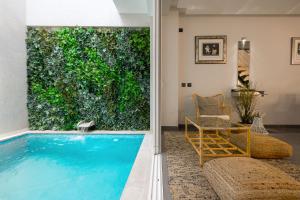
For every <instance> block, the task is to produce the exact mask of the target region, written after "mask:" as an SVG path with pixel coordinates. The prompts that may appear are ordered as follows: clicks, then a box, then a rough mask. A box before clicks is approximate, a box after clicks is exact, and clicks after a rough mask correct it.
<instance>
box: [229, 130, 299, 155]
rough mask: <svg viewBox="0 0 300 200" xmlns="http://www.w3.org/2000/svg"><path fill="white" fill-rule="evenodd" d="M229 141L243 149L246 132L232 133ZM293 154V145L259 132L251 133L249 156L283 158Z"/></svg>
mask: <svg viewBox="0 0 300 200" xmlns="http://www.w3.org/2000/svg"><path fill="white" fill-rule="evenodd" d="M230 141H231V142H232V143H233V144H235V145H237V146H239V147H241V148H242V149H245V147H246V141H247V140H246V134H243V133H240V134H232V135H231V139H230ZM292 154H293V147H292V146H291V145H290V144H288V143H286V142H284V141H282V140H280V139H277V138H275V137H272V136H269V135H263V134H259V133H251V157H252V158H285V157H290V156H292Z"/></svg>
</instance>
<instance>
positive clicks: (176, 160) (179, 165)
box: [163, 128, 300, 200]
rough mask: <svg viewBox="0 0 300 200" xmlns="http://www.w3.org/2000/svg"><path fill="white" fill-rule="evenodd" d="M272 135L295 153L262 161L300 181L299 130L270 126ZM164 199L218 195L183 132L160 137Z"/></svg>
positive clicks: (212, 198)
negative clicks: (161, 143) (283, 157)
mask: <svg viewBox="0 0 300 200" xmlns="http://www.w3.org/2000/svg"><path fill="white" fill-rule="evenodd" d="M270 132H271V135H272V136H274V137H277V138H279V139H282V140H285V141H286V142H288V143H290V144H291V145H292V146H293V147H294V155H293V157H291V158H289V159H283V160H278V159H276V160H263V161H264V162H267V163H269V164H271V165H274V166H276V167H278V168H280V169H281V170H283V171H285V172H286V173H288V174H290V175H291V176H293V177H294V178H296V179H297V180H299V181H300V165H299V164H300V129H292V128H289V129H286V128H285V129H284V128H276V129H274V128H273V129H270ZM163 139H164V140H163V151H164V152H163V164H164V166H163V174H164V187H165V191H164V199H167V200H171V199H173V200H177V199H178V200H188V199H189V200H198V199H199V200H201V199H211V200H216V199H218V197H217V196H216V194H215V193H214V191H213V190H212V188H211V187H210V185H209V184H208V182H207V180H206V178H205V176H203V173H202V170H201V169H200V168H199V167H198V164H199V163H198V157H197V155H196V153H195V152H194V151H193V149H192V148H191V146H190V145H189V144H188V143H186V142H185V141H184V139H183V133H182V132H165V134H164V136H163Z"/></svg>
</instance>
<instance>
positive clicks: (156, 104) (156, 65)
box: [151, 0, 161, 154]
mask: <svg viewBox="0 0 300 200" xmlns="http://www.w3.org/2000/svg"><path fill="white" fill-rule="evenodd" d="M153 4H154V6H153V29H152V31H153V32H152V39H153V47H152V50H153V52H152V53H153V67H152V70H153V71H152V77H151V78H152V89H153V91H152V101H153V104H152V106H153V107H152V112H153V113H152V118H153V119H152V120H153V121H152V130H153V133H154V134H153V136H154V153H155V154H160V152H161V126H160V64H161V59H160V49H161V42H160V35H161V11H160V8H161V1H160V0H154V1H153Z"/></svg>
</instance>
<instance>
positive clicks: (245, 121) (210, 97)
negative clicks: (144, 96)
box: [161, 0, 300, 199]
mask: <svg viewBox="0 0 300 200" xmlns="http://www.w3.org/2000/svg"><path fill="white" fill-rule="evenodd" d="M162 3H163V4H162V36H161V40H162V49H161V55H162V64H161V73H162V74H161V76H162V78H161V88H162V92H161V105H162V108H161V115H162V116H161V117H162V121H161V122H162V127H163V129H162V130H163V133H162V134H163V139H162V144H163V145H162V149H163V155H164V158H163V172H164V177H165V179H166V180H164V181H165V185H166V187H165V188H167V189H166V190H165V191H166V192H165V194H166V195H165V197H167V198H169V199H219V198H220V199H280V198H279V197H278V196H280V195H283V196H284V195H287V193H286V194H283V193H284V192H283V193H281V194H280V195H278V193H277V192H275V191H273V190H272V189H270V188H271V187H272V186H271V185H272V184H273V183H275V182H276V181H275V179H273V180H271V181H270V182H268V183H266V182H267V181H266V182H265V183H263V182H264V181H263V180H262V179H263V178H262V177H264V176H265V173H264V172H263V170H260V173H258V172H257V170H256V169H255V168H256V167H255V166H254V165H252V164H250V162H252V161H253V160H254V159H255V161H259V162H260V164H265V163H267V164H269V165H271V166H272V167H275V168H276V170H277V169H280V170H281V171H283V172H285V173H287V174H288V175H290V176H291V177H293V178H294V179H296V180H298V181H299V176H300V174H299V163H300V154H299V150H300V147H299V146H300V136H299V132H300V129H299V124H300V112H299V109H300V101H299V97H300V90H299V88H298V87H297V86H296V85H299V83H300V79H299V78H298V76H299V74H300V71H299V68H298V67H297V66H298V65H297V62H295V54H294V51H297V47H294V45H295V44H294V41H295V39H297V37H298V35H299V34H300V29H299V27H298V26H295V24H297V23H298V21H299V20H300V17H299V11H300V10H299V8H300V7H299V6H300V2H299V1H255V0H254V1H246V0H245V1H235V0H229V1H202V0H199V1H192V0H185V1H184V0H176V1H175V0H174V1H172V0H170V1H164V2H162ZM295 48H296V49H295ZM206 53H207V55H206ZM205 55H206V56H205ZM220 56H221V57H220ZM177 97H178V98H177ZM220 98H221V105H222V106H223V105H225V106H226V107H224V108H228V107H229V108H230V109H229V110H230V112H229V113H228V112H226V111H225V110H223V109H222V106H220ZM217 105H219V108H220V109H221V110H222V111H221V110H218V109H217V108H214V110H212V107H218V106H217ZM249 111H250V112H249ZM250 113H252V114H250ZM248 114H250V115H251V117H250V115H248ZM224 115H226V117H228V116H229V119H230V121H231V122H233V123H238V124H242V125H243V126H245V127H249V128H250V132H251V133H250V134H251V135H250V136H249V138H250V144H248V145H249V147H248V148H249V149H248V150H249V152H250V155H249V156H248V157H252V158H253V160H243V158H242V157H239V156H240V155H234V154H235V152H233V151H232V150H233V149H234V148H235V147H237V148H241V147H244V148H245V149H244V150H245V151H247V145H246V141H244V142H242V143H243V145H241V143H240V142H241V140H242V137H240V136H237V135H238V134H236V136H234V135H235V134H234V133H233V132H234V129H236V127H237V126H235V125H230V124H226V125H221V123H220V122H219V120H217V119H215V120H213V119H212V118H210V119H209V120H206V118H207V117H219V118H224ZM222 126H224V129H223V130H222V128H221V127H222ZM231 126H232V127H231ZM225 127H226V128H225ZM230 127H231V128H230ZM220 128H221V129H220ZM225 129H228V130H227V131H226V130H225ZM214 131H215V134H216V135H217V136H216V137H219V136H220V135H222V134H221V133H222V132H230V134H231V136H228V135H227V136H226V138H227V139H226V141H223V140H217V139H216V138H214V139H211V138H206V137H215V136H213V134H211V132H214ZM235 131H236V130H235ZM237 132H240V131H237ZM209 133H210V134H211V135H210V134H209ZM224 134H225V133H224ZM225 135H226V134H225ZM221 137H222V138H225V137H224V136H221ZM203 138H204V139H203ZM237 138H238V139H237ZM243 138H244V139H246V136H244V137H243ZM219 139H220V138H219ZM221 141H223V142H221ZM227 142H229V143H231V144H233V145H234V148H233V146H231V144H228V143H227ZM225 143H226V144H225ZM225 145H229V148H228V149H226V147H225ZM269 150H270V151H269ZM275 152H276V153H275ZM284 152H285V153H284ZM277 153H278V154H277ZM238 154H243V153H242V152H240V153H238ZM246 154H247V153H246ZM275 154H276V155H275ZM205 155H206V156H205ZM233 156H234V157H233ZM246 157H247V156H246ZM215 158H217V159H215ZM211 159H213V160H212V161H210V160H211ZM234 159H236V160H234ZM248 161H250V162H249V163H248ZM199 162H200V164H199ZM199 165H200V167H195V166H199ZM219 165H223V166H224V167H219ZM201 166H202V167H201ZM248 167H249V169H248ZM196 168H197V169H196ZM274 170H275V169H274ZM237 171H239V172H240V173H238V172H237ZM268 171H269V172H271V171H272V170H271V169H268ZM269 172H268V173H269ZM273 172H274V173H275V171H273ZM249 173H250V174H251V173H254V174H256V175H250V176H251V178H249V179H247V178H246V177H243V176H247V174H249ZM278 173H279V172H278ZM258 174H260V175H258ZM231 181H233V182H231ZM234 182H236V183H234ZM279 182H280V181H279ZM254 183H260V184H266V187H262V188H261V190H259V189H254ZM271 183H272V184H271ZM251 184H252V185H251ZM278 184H279V185H280V184H281V183H278ZM282 189H283V188H282ZM269 192H270V193H272V192H273V194H274V196H272V195H269V194H268V193H269ZM259 193H261V194H262V195H264V196H259ZM247 195H249V196H247ZM276 195H277V197H276ZM297 195H299V194H297ZM297 195H296V196H293V195H291V196H289V195H287V196H285V197H284V198H286V199H298V198H299V196H297ZM283 196H281V197H282V198H283Z"/></svg>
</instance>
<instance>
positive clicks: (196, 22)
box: [166, 16, 300, 124]
mask: <svg viewBox="0 0 300 200" xmlns="http://www.w3.org/2000/svg"><path fill="white" fill-rule="evenodd" d="M299 22H300V17H272V16H269V17H263V16H258V17H251V16H219V17H217V16H215V17H214V16H197V17H188V16H183V17H180V27H183V28H184V32H183V33H180V34H179V37H180V38H179V41H180V42H179V49H180V51H179V60H180V61H179V81H180V82H192V83H193V87H192V88H180V92H179V93H180V101H179V113H180V122H181V123H182V122H183V117H184V115H185V114H189V113H193V106H192V102H191V94H192V93H193V92H198V93H199V94H201V95H204V96H205V95H212V94H216V93H220V92H223V93H225V94H226V95H227V96H230V90H231V89H232V88H235V86H236V73H237V71H236V70H237V69H236V65H237V42H238V40H240V39H241V37H247V38H248V40H250V42H251V61H250V73H251V75H250V79H251V80H252V81H253V82H254V83H256V86H257V89H260V90H265V91H266V93H267V94H268V95H267V96H265V97H264V98H263V99H262V100H261V111H262V112H264V113H266V117H265V123H267V124H300V87H299V86H300V66H296V65H290V48H291V47H290V40H291V37H292V36H294V37H296V36H298V37H299V36H300V26H299V25H298V24H299ZM196 35H227V40H228V46H227V54H228V57H227V58H228V61H227V64H218V65H216V64H210V65H206V64H201V65H200V64H194V59H195V58H194V49H195V47H194V37H195V36H196ZM167 45H168V49H172V48H177V47H178V45H177V44H175V43H172V42H169V43H168V44H167ZM167 56H169V57H172V58H175V56H173V55H167ZM166 59H171V58H166ZM167 98H171V97H166V99H167ZM169 114H171V112H170V113H169ZM167 115H168V114H167Z"/></svg>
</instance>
